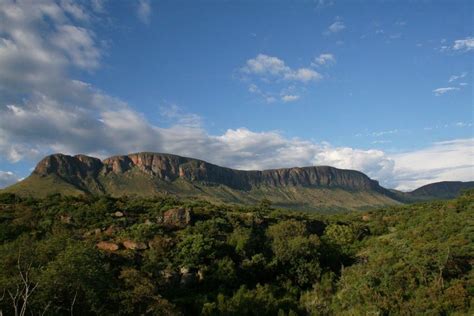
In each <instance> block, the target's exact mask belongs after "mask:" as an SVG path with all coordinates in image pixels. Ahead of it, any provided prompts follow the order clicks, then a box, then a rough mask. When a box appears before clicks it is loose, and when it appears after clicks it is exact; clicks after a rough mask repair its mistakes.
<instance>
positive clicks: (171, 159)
mask: <svg viewBox="0 0 474 316" xmlns="http://www.w3.org/2000/svg"><path fill="white" fill-rule="evenodd" d="M5 191H6V192H13V193H17V194H21V195H31V196H44V195H47V194H51V193H63V194H72V195H78V194H110V195H114V196H120V195H124V194H126V195H133V194H136V195H139V196H153V195H166V194H173V195H179V196H182V197H199V198H204V199H207V200H210V201H214V202H231V203H238V204H249V203H252V204H254V203H256V202H258V201H260V200H262V199H263V198H267V199H269V200H271V201H272V202H273V203H274V204H276V205H277V206H280V207H290V208H297V209H318V210H341V209H358V208H367V207H374V206H380V205H387V204H397V203H398V202H397V201H396V200H395V199H394V198H393V197H394V194H393V193H392V192H390V191H389V190H386V189H385V188H383V187H381V186H380V185H379V184H378V182H377V181H375V180H372V179H370V178H369V177H367V176H366V175H364V174H363V173H361V172H358V171H354V170H342V169H337V168H333V167H328V166H317V167H303V168H284V169H271V170H264V171H244V170H234V169H230V168H224V167H220V166H217V165H213V164H210V163H207V162H205V161H202V160H197V159H192V158H186V157H180V156H176V155H170V154H158V153H135V154H130V155H124V156H114V157H110V158H107V159H105V160H103V161H101V160H100V159H97V158H94V157H89V156H85V155H77V156H68V155H63V154H54V155H50V156H48V157H46V158H44V159H43V160H41V161H40V162H39V163H38V165H37V166H36V168H35V170H34V171H33V173H32V174H31V175H30V176H29V177H28V178H26V179H25V180H23V181H21V182H19V183H17V184H15V185H13V186H11V187H9V188H7V189H5Z"/></svg>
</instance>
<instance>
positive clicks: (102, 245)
mask: <svg viewBox="0 0 474 316" xmlns="http://www.w3.org/2000/svg"><path fill="white" fill-rule="evenodd" d="M96 246H97V248H99V249H100V250H105V251H116V250H118V249H119V245H117V244H116V243H113V242H109V241H101V242H99V243H97V244H96Z"/></svg>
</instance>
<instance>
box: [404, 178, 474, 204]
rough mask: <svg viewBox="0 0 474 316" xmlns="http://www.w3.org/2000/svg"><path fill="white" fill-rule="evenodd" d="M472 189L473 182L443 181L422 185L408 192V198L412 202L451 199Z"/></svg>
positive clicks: (473, 186)
mask: <svg viewBox="0 0 474 316" xmlns="http://www.w3.org/2000/svg"><path fill="white" fill-rule="evenodd" d="M472 188H474V181H469V182H461V181H443V182H436V183H430V184H427V185H424V186H422V187H420V188H418V189H416V190H414V191H412V192H409V193H408V196H409V197H410V198H412V199H414V200H432V199H453V198H456V197H458V196H459V195H460V193H461V192H462V191H464V190H468V189H472Z"/></svg>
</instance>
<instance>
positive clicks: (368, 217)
mask: <svg viewBox="0 0 474 316" xmlns="http://www.w3.org/2000/svg"><path fill="white" fill-rule="evenodd" d="M362 220H363V221H364V222H368V221H369V220H370V215H369V214H364V215H362Z"/></svg>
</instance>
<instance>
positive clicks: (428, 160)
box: [392, 138, 474, 190]
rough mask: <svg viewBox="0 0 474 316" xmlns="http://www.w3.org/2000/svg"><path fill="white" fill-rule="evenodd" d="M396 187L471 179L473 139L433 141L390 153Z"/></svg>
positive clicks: (473, 162)
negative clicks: (411, 149) (393, 163)
mask: <svg viewBox="0 0 474 316" xmlns="http://www.w3.org/2000/svg"><path fill="white" fill-rule="evenodd" d="M392 158H393V159H394V161H395V169H394V174H395V175H396V176H395V179H396V181H397V185H396V186H397V188H398V189H400V190H411V189H414V188H417V187H420V186H422V185H425V184H428V183H432V182H439V181H448V180H459V181H472V180H474V139H473V138H471V139H458V140H451V141H445V142H438V143H434V144H433V145H432V146H430V147H428V148H423V149H419V150H415V151H411V152H406V153H401V154H396V155H393V156H392Z"/></svg>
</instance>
